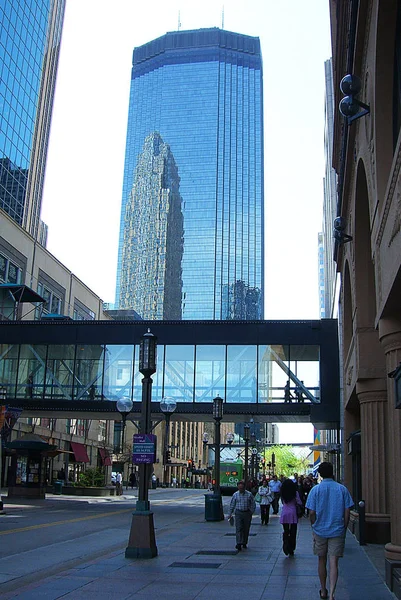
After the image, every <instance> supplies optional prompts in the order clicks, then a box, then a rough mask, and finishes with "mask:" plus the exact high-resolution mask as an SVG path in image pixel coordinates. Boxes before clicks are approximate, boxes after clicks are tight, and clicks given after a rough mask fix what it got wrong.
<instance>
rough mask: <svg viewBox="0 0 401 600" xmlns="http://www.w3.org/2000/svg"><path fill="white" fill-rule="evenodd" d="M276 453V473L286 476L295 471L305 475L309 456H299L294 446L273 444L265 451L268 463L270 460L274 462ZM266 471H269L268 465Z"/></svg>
mask: <svg viewBox="0 0 401 600" xmlns="http://www.w3.org/2000/svg"><path fill="white" fill-rule="evenodd" d="M273 453H274V455H275V463H276V466H275V469H274V473H275V475H278V476H280V475H284V476H285V477H289V476H290V475H293V473H298V474H299V475H303V474H305V473H306V472H307V470H308V460H307V457H298V456H297V455H296V454H295V452H294V450H293V448H292V446H272V447H271V448H269V449H268V450H266V451H265V452H264V458H265V459H266V464H267V463H268V462H272V454H273ZM266 471H267V472H268V468H267V467H266Z"/></svg>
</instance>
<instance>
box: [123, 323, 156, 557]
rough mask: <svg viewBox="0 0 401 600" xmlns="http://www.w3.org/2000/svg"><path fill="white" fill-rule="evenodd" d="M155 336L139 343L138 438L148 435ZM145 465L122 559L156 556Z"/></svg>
mask: <svg viewBox="0 0 401 600" xmlns="http://www.w3.org/2000/svg"><path fill="white" fill-rule="evenodd" d="M156 355H157V337H156V336H154V335H153V333H151V331H150V329H148V331H147V333H145V334H144V335H143V336H142V338H141V340H140V342H139V372H140V373H142V375H143V376H144V377H143V379H142V403H141V421H140V426H141V427H140V431H141V434H142V435H146V434H148V433H150V432H151V428H152V419H151V400H152V383H153V381H152V378H151V375H153V374H154V373H156ZM150 467H151V464H149V463H141V464H140V465H139V493H138V500H137V502H136V508H135V512H134V513H133V514H132V522H131V532H130V537H129V541H128V547H127V548H126V550H125V557H126V558H154V557H155V556H157V546H156V539H155V528H154V522H153V512H151V510H150V503H149V499H148V498H149V489H148V484H149V479H150Z"/></svg>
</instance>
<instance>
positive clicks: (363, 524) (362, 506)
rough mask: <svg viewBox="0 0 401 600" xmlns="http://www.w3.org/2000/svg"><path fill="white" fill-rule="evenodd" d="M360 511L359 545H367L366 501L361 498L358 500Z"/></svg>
mask: <svg viewBox="0 0 401 600" xmlns="http://www.w3.org/2000/svg"><path fill="white" fill-rule="evenodd" d="M358 512H359V545H360V546H366V541H365V538H366V536H365V532H366V519H365V501H364V500H361V501H360V502H358Z"/></svg>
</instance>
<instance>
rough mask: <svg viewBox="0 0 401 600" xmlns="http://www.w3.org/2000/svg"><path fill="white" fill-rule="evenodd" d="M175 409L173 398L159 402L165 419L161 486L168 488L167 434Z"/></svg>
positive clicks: (168, 459)
mask: <svg viewBox="0 0 401 600" xmlns="http://www.w3.org/2000/svg"><path fill="white" fill-rule="evenodd" d="M176 408H177V402H176V401H175V399H174V398H163V399H162V401H161V402H160V410H161V411H162V413H163V414H164V418H165V419H166V435H165V438H164V452H163V484H164V485H165V486H167V487H168V477H167V465H168V463H169V462H170V453H169V449H168V448H169V444H168V442H169V433H170V420H171V415H172V414H173V412H174V411H175V409H176Z"/></svg>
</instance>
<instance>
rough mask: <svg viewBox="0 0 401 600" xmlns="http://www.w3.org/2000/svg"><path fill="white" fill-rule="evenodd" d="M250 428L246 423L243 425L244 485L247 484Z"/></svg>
mask: <svg viewBox="0 0 401 600" xmlns="http://www.w3.org/2000/svg"><path fill="white" fill-rule="evenodd" d="M249 430H250V428H249V425H248V423H245V425H244V442H245V465H244V466H245V469H244V480H245V485H246V484H247V483H248V460H249V456H248V454H249V437H250V431H249Z"/></svg>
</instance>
